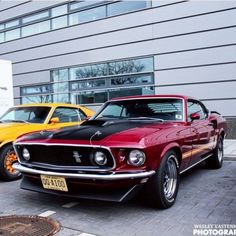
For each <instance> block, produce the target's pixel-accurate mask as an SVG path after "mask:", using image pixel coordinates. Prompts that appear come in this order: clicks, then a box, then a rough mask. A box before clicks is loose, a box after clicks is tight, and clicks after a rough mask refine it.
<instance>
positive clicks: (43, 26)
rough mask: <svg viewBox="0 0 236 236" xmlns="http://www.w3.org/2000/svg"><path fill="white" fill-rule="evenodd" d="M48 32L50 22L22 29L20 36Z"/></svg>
mask: <svg viewBox="0 0 236 236" xmlns="http://www.w3.org/2000/svg"><path fill="white" fill-rule="evenodd" d="M49 30H50V21H43V22H40V23H36V24H33V25H28V26H25V27H22V36H23V37H24V36H29V35H32V34H38V33H42V32H46V31H49Z"/></svg>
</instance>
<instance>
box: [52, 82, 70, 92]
mask: <svg viewBox="0 0 236 236" xmlns="http://www.w3.org/2000/svg"><path fill="white" fill-rule="evenodd" d="M52 87H53V92H54V93H63V92H68V91H69V83H68V82H63V83H55V84H53V85H52Z"/></svg>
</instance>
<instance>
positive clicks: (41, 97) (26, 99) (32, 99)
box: [21, 95, 52, 104]
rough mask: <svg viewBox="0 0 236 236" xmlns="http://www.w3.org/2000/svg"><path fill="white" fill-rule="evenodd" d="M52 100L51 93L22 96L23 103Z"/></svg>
mask: <svg viewBox="0 0 236 236" xmlns="http://www.w3.org/2000/svg"><path fill="white" fill-rule="evenodd" d="M49 102H52V97H51V95H38V96H24V97H22V98H21V103H22V104H27V103H49Z"/></svg>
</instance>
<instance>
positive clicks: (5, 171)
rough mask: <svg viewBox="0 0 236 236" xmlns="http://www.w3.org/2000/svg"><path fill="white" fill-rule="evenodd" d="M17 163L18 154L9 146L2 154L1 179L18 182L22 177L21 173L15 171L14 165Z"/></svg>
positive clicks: (0, 160)
mask: <svg viewBox="0 0 236 236" xmlns="http://www.w3.org/2000/svg"><path fill="white" fill-rule="evenodd" d="M15 162H17V156H16V153H15V151H14V149H13V147H12V145H7V146H5V147H3V148H2V150H1V152H0V178H1V179H3V180H8V181H11V180H16V179H19V178H20V177H21V174H20V172H19V171H17V170H15V169H14V168H13V167H12V165H13V164H14V163H15Z"/></svg>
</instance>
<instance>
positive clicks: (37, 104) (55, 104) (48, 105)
mask: <svg viewBox="0 0 236 236" xmlns="http://www.w3.org/2000/svg"><path fill="white" fill-rule="evenodd" d="M14 107H73V108H78V107H81V106H80V105H75V104H68V103H29V104H21V105H16V106H14Z"/></svg>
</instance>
